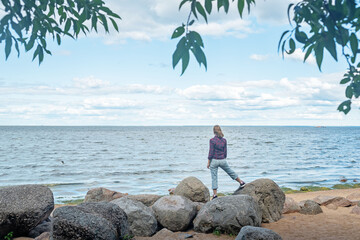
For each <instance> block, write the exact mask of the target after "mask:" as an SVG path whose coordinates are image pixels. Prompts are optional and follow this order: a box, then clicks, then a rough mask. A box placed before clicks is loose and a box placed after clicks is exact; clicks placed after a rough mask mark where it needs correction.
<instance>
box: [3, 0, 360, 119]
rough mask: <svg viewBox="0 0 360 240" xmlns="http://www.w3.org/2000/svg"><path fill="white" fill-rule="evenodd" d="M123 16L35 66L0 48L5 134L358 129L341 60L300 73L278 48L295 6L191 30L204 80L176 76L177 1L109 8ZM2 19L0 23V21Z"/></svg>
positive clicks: (216, 19)
mask: <svg viewBox="0 0 360 240" xmlns="http://www.w3.org/2000/svg"><path fill="white" fill-rule="evenodd" d="M105 2H106V4H107V6H109V7H110V8H111V9H112V10H113V11H115V12H116V13H118V14H119V15H120V16H121V17H122V20H121V21H119V22H118V25H119V32H116V31H114V30H112V31H111V32H110V34H105V33H104V31H99V33H97V34H96V33H91V34H89V35H88V36H86V37H85V36H80V38H79V39H77V40H72V39H67V38H63V40H62V44H61V45H60V46H57V44H56V43H54V42H53V41H52V39H51V38H49V43H48V44H49V49H50V50H51V51H52V53H53V55H52V56H45V59H44V62H43V63H42V64H41V65H40V66H39V64H38V62H37V61H34V62H32V61H31V59H32V52H29V53H25V52H22V53H21V56H20V58H17V55H16V53H15V51H14V50H13V52H12V54H11V55H10V57H9V59H8V60H7V61H5V56H4V50H3V49H4V45H3V44H2V45H1V48H0V61H1V62H0V125H50V126H53V125H57V126H58V125H66V126H78V125H112V126H159V125H171V126H178V125H180V126H182V125H214V124H220V125H246V126H249V125H281V126H288V125H290V126H298V125H299V126H304V125H305V126H360V121H359V119H360V110H359V107H360V103H359V101H354V102H353V109H352V111H351V112H350V113H349V114H348V115H344V114H343V113H340V112H338V111H337V107H338V105H339V104H340V103H341V102H342V101H344V100H346V98H345V93H344V91H345V86H343V85H340V84H339V82H340V80H341V79H342V76H343V74H344V73H345V71H346V67H347V65H346V63H345V61H344V60H343V59H339V62H335V61H334V60H333V59H332V58H331V57H330V55H329V54H328V53H326V54H325V59H324V62H323V67H322V72H320V71H319V70H318V68H317V66H316V63H315V58H314V56H310V57H309V59H308V61H307V62H306V63H303V56H304V54H303V52H302V50H301V49H300V48H298V49H297V50H296V52H295V53H294V54H292V55H290V56H285V58H284V59H283V58H282V56H281V54H279V53H278V52H277V45H278V41H279V39H280V36H281V34H282V33H283V31H285V30H288V29H290V25H289V23H288V20H287V15H286V11H287V6H288V4H289V3H291V2H293V1H290V0H266V1H264V0H258V1H257V3H256V6H255V7H254V8H252V10H251V13H250V15H247V14H245V16H244V18H243V19H240V18H239V14H238V13H237V12H236V5H235V4H232V5H231V6H230V12H229V14H227V15H226V14H224V13H217V12H216V11H215V12H214V13H213V14H212V15H211V16H210V17H209V18H208V24H206V23H205V22H204V21H203V20H202V19H200V21H199V22H197V23H195V24H194V25H193V26H192V28H191V29H192V30H196V31H198V32H199V33H200V34H201V35H202V37H203V40H204V44H205V49H204V51H205V54H206V56H207V62H208V67H207V70H205V69H204V67H203V66H201V67H199V65H198V63H197V62H196V60H195V59H194V58H193V57H191V59H190V64H189V67H188V69H187V70H186V72H185V73H184V74H183V75H182V76H180V74H181V69H180V67H181V66H180V64H179V66H178V67H176V68H175V69H173V68H172V62H171V59H172V53H173V52H174V50H175V47H176V44H177V40H171V39H170V38H171V35H172V32H173V31H174V29H175V28H176V27H178V26H179V25H181V23H182V22H185V21H186V18H187V15H188V12H189V8H188V6H186V5H185V6H184V7H183V9H182V10H181V11H179V10H178V6H179V2H180V0H137V1H131V0H105ZM1 14H3V13H1V12H0V17H1Z"/></svg>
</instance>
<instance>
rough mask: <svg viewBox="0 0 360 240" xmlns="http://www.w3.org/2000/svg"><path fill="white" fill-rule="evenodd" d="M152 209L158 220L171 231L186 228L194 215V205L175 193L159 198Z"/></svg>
mask: <svg viewBox="0 0 360 240" xmlns="http://www.w3.org/2000/svg"><path fill="white" fill-rule="evenodd" d="M152 209H153V210H154V212H155V216H156V219H157V220H158V222H159V223H160V224H161V225H162V226H163V227H165V228H167V229H169V230H171V231H183V230H186V229H187V228H188V226H189V225H190V223H191V221H192V220H193V219H194V217H195V215H196V208H195V205H194V204H193V203H192V202H191V201H190V200H189V199H187V198H186V197H183V196H177V195H171V196H165V197H162V198H160V199H159V200H157V201H156V202H155V203H154V205H152Z"/></svg>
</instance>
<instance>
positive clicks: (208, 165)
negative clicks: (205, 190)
mask: <svg viewBox="0 0 360 240" xmlns="http://www.w3.org/2000/svg"><path fill="white" fill-rule="evenodd" d="M207 168H210V160H208V163H207Z"/></svg>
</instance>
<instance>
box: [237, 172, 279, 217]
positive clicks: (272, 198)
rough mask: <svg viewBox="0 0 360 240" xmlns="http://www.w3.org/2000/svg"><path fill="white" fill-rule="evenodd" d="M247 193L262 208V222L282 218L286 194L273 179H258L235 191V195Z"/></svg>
mask: <svg viewBox="0 0 360 240" xmlns="http://www.w3.org/2000/svg"><path fill="white" fill-rule="evenodd" d="M237 194H246V195H249V196H251V197H253V198H254V199H255V200H256V201H257V202H258V204H259V206H260V208H261V210H262V222H263V223H271V222H276V221H278V220H279V219H280V218H281V214H282V210H283V207H284V203H285V194H284V192H283V191H282V190H281V189H280V187H279V186H278V185H277V184H276V183H275V182H274V181H273V180H271V179H266V178H262V179H257V180H255V181H253V182H251V183H248V184H246V185H245V187H244V188H243V189H239V190H237V191H235V193H234V195H237Z"/></svg>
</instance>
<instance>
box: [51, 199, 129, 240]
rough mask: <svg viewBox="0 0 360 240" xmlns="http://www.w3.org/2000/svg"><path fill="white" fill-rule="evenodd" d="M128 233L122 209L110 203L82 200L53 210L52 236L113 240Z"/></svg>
mask: <svg viewBox="0 0 360 240" xmlns="http://www.w3.org/2000/svg"><path fill="white" fill-rule="evenodd" d="M128 234H129V226H128V222H127V216H126V213H125V212H124V211H123V210H122V209H121V208H120V207H118V206H117V205H115V204H113V203H107V202H101V203H82V204H80V205H78V206H65V207H60V208H57V209H56V210H55V211H54V220H53V239H54V240H66V239H82V240H117V239H119V238H123V237H124V236H126V235H128Z"/></svg>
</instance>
